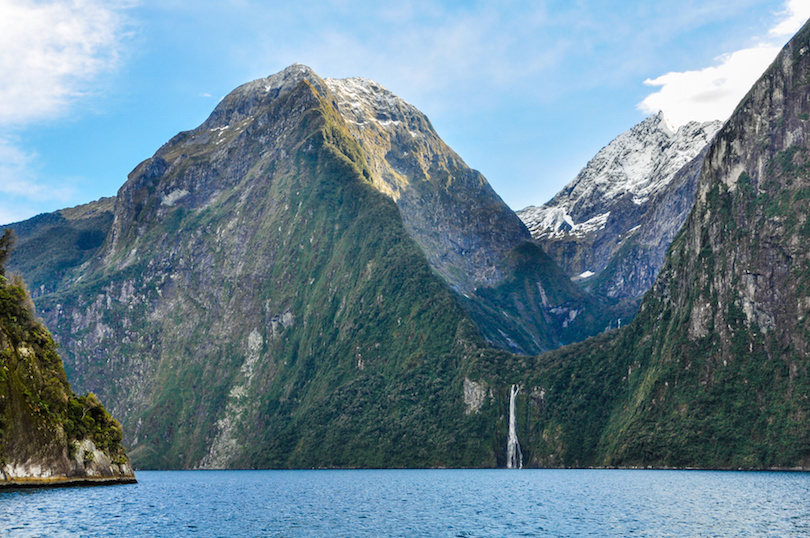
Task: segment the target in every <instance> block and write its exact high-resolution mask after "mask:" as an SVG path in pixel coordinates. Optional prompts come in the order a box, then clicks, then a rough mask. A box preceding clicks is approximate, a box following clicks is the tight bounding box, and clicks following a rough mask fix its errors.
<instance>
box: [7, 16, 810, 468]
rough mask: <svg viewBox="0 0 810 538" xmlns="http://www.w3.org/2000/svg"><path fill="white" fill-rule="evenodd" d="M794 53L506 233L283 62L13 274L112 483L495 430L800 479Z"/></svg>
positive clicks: (808, 447) (40, 243)
mask: <svg viewBox="0 0 810 538" xmlns="http://www.w3.org/2000/svg"><path fill="white" fill-rule="evenodd" d="M807 50H810V29H808V27H805V28H804V29H802V31H800V32H799V34H797V36H796V37H795V38H794V39H793V40H792V41H791V42H790V43H789V44H788V45H787V46H786V48H785V50H784V51H783V52H782V53H781V54H780V56H779V58H778V59H777V61H776V62H775V64H774V65H773V66H772V67H771V69H770V70H769V71H768V72H767V73H766V74H765V75H764V76H763V78H762V79H761V80H760V81H759V82H758V83H757V84H756V85H755V87H754V88H753V89H752V91H751V92H750V93H749V95H748V96H747V97H746V98H745V99H744V101H743V102H742V103H741V104H740V106H739V107H738V109H737V110H736V111H735V113H734V115H733V116H732V118H731V119H729V120H728V122H726V123H725V124H724V125H722V126H721V125H720V123H718V122H713V123H708V124H695V123H693V124H688V125H686V126H684V127H682V128H680V129H678V130H674V129H672V128H671V127H669V126H668V125H667V123H666V120H665V119H664V118H663V116H662V115H660V114H659V115H657V116H653V117H650V118H647V119H646V120H644V121H643V122H642V123H641V124H639V125H638V126H636V127H634V128H633V129H631V130H630V131H628V132H627V133H624V134H623V135H621V136H619V137H618V138H617V139H616V140H614V141H613V142H611V143H610V144H609V145H608V146H606V147H605V148H604V149H603V150H602V151H600V152H599V154H597V156H596V157H595V158H594V159H593V160H592V161H591V162H590V163H589V164H588V166H587V167H586V168H585V169H584V170H583V171H582V172H581V173H580V174H579V175H578V176H577V178H576V179H575V180H574V181H573V182H572V183H571V184H570V185H569V186H568V187H567V188H566V189H565V190H564V191H563V192H561V193H560V194H559V195H557V196H556V197H555V198H554V199H553V200H552V201H550V202H549V203H548V204H546V205H544V206H542V207H539V208H527V209H526V210H523V211H521V212H520V217H521V218H522V219H523V221H524V222H526V224H527V225H528V228H527V227H526V226H525V225H524V224H523V222H521V220H520V219H519V218H518V216H517V215H515V213H513V212H512V211H511V210H509V208H508V207H506V206H505V204H503V202H502V201H501V199H500V198H499V197H498V196H497V194H495V193H494V192H493V190H492V189H491V188H490V187H489V185H488V183H487V182H486V180H485V179H484V178H483V176H481V175H480V174H479V173H478V172H475V171H474V170H471V169H469V168H468V167H467V166H466V165H465V164H464V163H463V161H462V160H461V159H460V158H459V157H458V156H457V155H456V154H455V153H454V152H453V151H452V150H450V149H449V148H448V147H447V146H446V145H445V144H444V143H443V142H442V141H441V139H440V138H439V137H438V135H437V134H436V133H435V131H434V130H433V128H432V127H431V125H430V122H429V121H428V119H427V118H426V117H425V116H424V115H423V114H421V113H420V112H419V111H418V110H416V109H415V108H414V107H412V106H411V105H409V104H408V103H405V102H404V101H402V100H401V99H399V98H397V97H396V96H394V95H393V94H391V93H390V92H388V91H387V90H385V89H384V88H382V87H380V86H379V85H377V84H376V83H374V82H372V81H369V80H365V79H346V80H330V79H326V80H324V79H321V78H320V77H318V76H317V74H315V73H314V72H313V71H312V70H310V69H309V68H307V67H305V66H302V65H294V66H291V67H289V68H287V69H286V70H284V71H282V72H281V73H278V74H276V75H273V76H271V77H268V78H266V79H260V80H257V81H254V82H251V83H248V84H246V85H244V86H241V87H239V88H237V89H236V90H234V91H233V92H232V93H231V94H229V95H228V96H227V97H225V98H224V99H223V100H222V102H221V103H220V104H219V105H218V106H217V108H216V109H215V110H214V111H213V113H212V114H211V116H210V117H209V118H208V119H207V120H206V121H205V122H204V123H203V124H202V125H201V126H199V127H197V128H196V129H193V130H191V131H187V132H182V133H180V134H178V135H177V136H175V137H174V138H172V139H171V140H170V141H169V142H167V143H166V144H165V145H164V146H163V147H161V148H160V149H159V150H158V151H157V152H156V153H155V155H154V156H153V157H152V158H150V159H148V160H146V161H144V162H143V163H141V164H140V165H139V166H138V167H136V169H135V170H134V171H133V172H132V173H131V174H130V176H129V179H128V180H127V182H126V183H125V184H124V185H123V186H122V187H121V189H120V190H119V192H118V194H117V196H116V197H115V198H114V199H107V200H100V201H97V202H94V203H91V204H87V205H85V206H80V207H77V208H72V209H68V210H62V211H59V212H56V213H53V214H49V215H41V216H39V217H35V218H34V219H30V220H29V221H26V222H23V223H18V224H15V225H12V227H13V228H15V229H16V230H17V233H18V235H19V237H20V241H19V249H18V250H17V251H16V253H15V254H14V257H13V258H12V259H11V260H10V261H9V268H10V269H13V270H17V271H20V272H21V273H22V274H23V275H24V276H25V277H26V278H27V279H28V281H29V283H30V285H31V288H32V290H33V294H34V295H35V300H36V302H37V305H38V308H39V311H40V313H41V315H42V316H43V318H44V320H45V322H46V324H47V325H48V326H49V327H51V328H52V330H53V331H54V334H55V336H56V339H57V340H58V341H59V342H60V344H61V346H62V351H63V358H64V361H65V370H66V372H67V375H68V378H70V379H71V382H72V383H73V384H74V385H75V386H76V387H77V388H79V389H80V390H82V391H83V390H92V391H93V392H95V393H97V394H98V395H99V396H100V397H101V399H102V401H104V402H105V403H106V404H107V405H108V407H109V408H110V409H111V411H112V412H113V414H114V415H115V416H117V417H120V419H121V421H122V424H123V427H124V435H125V437H124V441H125V443H126V444H127V446H129V447H130V455H131V458H132V461H133V463H134V464H135V465H136V466H140V467H147V468H247V467H251V468H253V467H273V468H288V467H435V466H457V467H467V466H475V467H490V466H504V465H505V464H506V454H505V447H506V442H507V436H508V435H509V436H510V439H511V440H512V445H513V446H514V442H515V439H514V437H515V433H516V434H517V437H518V438H519V439H520V446H521V449H522V454H523V461H524V463H525V464H526V465H536V466H594V465H595V466H602V465H607V466H648V465H651V466H663V467H670V466H677V467H684V466H690V467H722V468H774V467H802V468H807V467H808V466H810V442H809V440H810V428H807V426H806V421H805V420H804V419H805V418H806V417H807V416H808V412H810V408H808V405H810V404H808V403H807V401H808V400H807V397H808V394H810V377H808V370H807V369H808V364H807V358H808V354H807V340H808V335H810V332H808V327H807V321H806V319H807V314H808V312H807V311H808V309H810V300H808V297H807V296H808V295H810V291H808V290H810V283H808V278H810V271H808V267H810V261H809V260H808V251H807V249H806V248H805V247H804V246H803V245H804V243H805V241H804V238H805V236H806V235H808V230H810V223H809V222H808V214H807V213H808V212H807V204H806V201H807V199H810V195H808V192H810V183H809V182H810V173H809V172H808V167H807V154H808V151H809V148H810V147H809V146H808V144H807V142H806V136H805V130H806V125H805V124H806V122H807V121H808V120H807V118H808V114H810V108H808V107H810V105H808V104H807V103H809V102H810V101H809V100H808V99H807V95H808V92H809V91H810V90H809V89H808V88H810V86H808V83H807V81H808V80H810V60H808V57H807V54H806V52H807ZM529 230H531V235H530V232H529ZM670 243H671V245H670ZM667 249H668V250H667ZM546 252H548V254H547V253H546ZM659 271H660V273H659ZM645 293H646V295H645ZM642 297H643V299H642ZM639 305H640V307H639ZM637 309H638V315H637V316H636V317H635V319H633V321H632V322H630V323H629V325H628V324H627V322H628V321H629V320H630V319H631V318H632V317H633V314H634V313H635V312H636V310H637ZM620 320H622V321H623V322H624V323H622V325H624V326H623V328H622V329H621V330H618V331H608V332H606V333H605V332H604V331H605V329H609V328H611V327H616V326H618V325H619V321H620ZM602 333H604V334H602ZM589 337H592V338H589ZM565 344H571V345H568V346H566V347H563V348H562V349H557V350H555V348H558V347H560V346H563V345H565ZM540 353H542V354H540ZM510 400H512V402H511V404H512V405H510ZM509 417H511V419H512V420H511V421H510V420H509ZM509 422H512V426H513V427H511V428H510V427H509ZM508 432H510V433H508Z"/></svg>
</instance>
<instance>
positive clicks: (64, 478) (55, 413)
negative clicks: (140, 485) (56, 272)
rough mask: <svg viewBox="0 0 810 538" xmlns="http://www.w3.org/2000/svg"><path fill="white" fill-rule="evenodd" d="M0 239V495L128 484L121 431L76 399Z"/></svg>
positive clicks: (86, 399)
mask: <svg viewBox="0 0 810 538" xmlns="http://www.w3.org/2000/svg"><path fill="white" fill-rule="evenodd" d="M10 237H11V235H10V234H9V233H8V232H6V234H5V235H4V236H3V237H2V239H0V487H8V486H31V485H37V486H52V485H63V484H94V483H121V482H134V481H135V477H134V474H133V472H132V467H131V466H130V464H129V460H128V459H127V456H126V454H125V453H124V449H123V447H122V446H121V437H122V431H121V426H120V425H119V424H118V423H117V422H116V421H115V420H114V419H113V418H112V417H111V416H110V415H109V413H107V412H106V411H105V409H104V407H103V406H102V405H101V403H100V402H99V401H98V399H97V398H96V397H95V396H94V395H93V394H89V395H87V396H76V395H75V394H74V393H73V392H72V391H71V389H70V385H69V384H68V382H67V379H66V377H65V371H64V369H63V367H62V362H61V360H60V358H59V355H58V354H57V352H56V347H57V346H56V344H55V343H54V341H53V339H52V338H51V335H50V333H49V332H48V330H47V329H45V327H44V326H43V325H42V324H41V323H39V322H38V321H37V320H36V319H35V317H34V311H33V304H32V303H31V299H30V298H29V297H28V295H27V293H26V290H25V288H24V285H23V284H22V281H21V280H19V278H17V277H10V278H9V277H7V276H6V275H5V271H4V267H3V264H4V261H5V258H6V255H7V253H8V247H9V246H10V243H9V239H10Z"/></svg>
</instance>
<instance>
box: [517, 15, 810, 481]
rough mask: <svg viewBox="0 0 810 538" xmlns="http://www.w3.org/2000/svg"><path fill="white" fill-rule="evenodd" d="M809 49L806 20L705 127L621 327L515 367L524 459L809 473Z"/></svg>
mask: <svg viewBox="0 0 810 538" xmlns="http://www.w3.org/2000/svg"><path fill="white" fill-rule="evenodd" d="M809 51H810V23H808V24H806V25H805V26H804V27H803V28H802V29H801V30H800V31H799V33H798V34H797V35H796V36H795V37H794V38H793V39H792V40H791V41H790V42H789V43H788V44H787V45H786V46H785V48H784V49H783V50H782V51H781V53H780V54H779V55H778V57H777V58H776V60H775V61H774V63H773V64H772V65H771V66H770V68H769V69H768V70H767V71H766V72H765V73H764V74H763V76H762V78H760V79H759V81H758V82H757V83H756V84H755V85H754V87H753V88H752V89H751V91H750V92H749V93H748V94H747V96H746V97H745V98H744V99H743V100H742V102H741V103H740V104H739V105H738V107H737V108H736V110H735V112H734V113H733V115H732V116H731V118H730V119H729V120H728V121H727V122H726V124H725V125H724V126H723V127H722V128H721V129H720V131H719V132H718V133H717V135H716V137H715V138H714V140H713V142H712V143H711V146H710V148H709V149H708V151H707V153H706V156H705V160H704V165H703V168H702V172H701V175H700V179H699V182H698V189H697V197H696V202H695V205H694V207H693V209H692V211H691V212H690V214H689V217H688V219H687V221H686V223H685V225H684V227H683V228H682V230H681V231H680V232H679V233H678V234H677V236H676V238H675V239H674V241H673V242H672V245H671V246H670V249H669V252H668V254H667V257H666V262H665V264H664V266H663V268H662V269H661V272H660V274H659V276H658V278H657V280H656V282H655V284H654V286H653V287H652V289H651V290H650V292H649V293H648V294H647V295H646V296H645V298H644V301H643V303H642V305H641V308H640V310H639V313H638V315H637V316H636V318H635V319H634V320H633V322H632V323H631V324H630V325H629V326H627V327H625V328H624V329H622V330H621V331H614V332H613V333H611V334H609V335H604V336H603V337H600V338H598V339H594V340H590V341H586V342H583V343H581V344H576V345H574V346H571V347H570V348H564V349H563V350H560V351H558V352H551V353H548V354H546V355H543V356H541V357H540V358H538V359H537V360H536V361H535V362H534V363H533V364H531V365H528V371H527V372H526V373H525V375H524V378H523V380H522V382H523V383H524V385H525V386H528V387H535V388H534V389H532V392H531V393H530V394H529V395H524V403H523V404H522V405H524V406H525V407H524V409H526V411H524V412H523V415H522V416H525V417H529V418H528V420H527V421H526V427H525V428H526V432H528V433H524V435H528V436H529V437H530V438H531V442H530V447H529V448H528V450H529V451H530V452H531V453H532V454H533V455H534V457H535V458H536V462H537V463H538V464H555V465H566V466H567V465H574V466H577V465H608V466H623V467H626V466H656V467H701V468H724V469H736V468H746V469H752V468H754V469H760V468H801V469H808V468H810V428H809V427H808V422H807V417H808V416H810V362H809V361H808V358H810V353H809V352H810V349H809V348H808V340H810V321H808V319H809V317H810V316H809V315H810V250H808V248H807V239H808V236H810V211H809V210H808V208H809V207H810V206H808V199H810V136H808V135H810V52H809ZM513 368H514V365H513ZM512 382H515V381H514V378H513V381H512ZM535 395H536V397H535ZM527 396H528V398H527ZM533 397H534V398H535V399H534V400H532V399H531V398H533ZM525 455H526V449H524V457H525Z"/></svg>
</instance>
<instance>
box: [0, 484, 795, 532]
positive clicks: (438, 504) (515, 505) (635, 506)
mask: <svg viewBox="0 0 810 538" xmlns="http://www.w3.org/2000/svg"><path fill="white" fill-rule="evenodd" d="M138 480H139V483H138V484H133V485H124V486H109V487H96V488H71V489H50V490H16V491H4V492H0V535H2V536H290V537H292V536H330V537H332V536H450V537H467V536H493V537H494V536H497V537H503V536H560V537H573V536H599V537H603V536H607V537H612V536H650V537H668V536H700V537H712V536H716V537H730V536H739V537H743V536H744V537H749V536H774V537H791V536H797V537H798V536H810V475H808V474H800V473H735V472H699V471H617V470H610V471H601V470H592V471H591V470H582V471H572V470H520V471H516V470H511V471H508V470H478V471H473V470H425V471H185V472H183V471H175V472H156V471H155V472H139V473H138Z"/></svg>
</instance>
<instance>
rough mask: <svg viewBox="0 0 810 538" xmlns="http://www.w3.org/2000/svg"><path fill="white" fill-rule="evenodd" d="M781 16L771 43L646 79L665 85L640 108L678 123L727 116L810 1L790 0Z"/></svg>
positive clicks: (808, 13)
mask: <svg viewBox="0 0 810 538" xmlns="http://www.w3.org/2000/svg"><path fill="white" fill-rule="evenodd" d="M778 16H779V20H778V21H777V23H776V25H775V26H774V27H773V28H771V30H770V31H769V32H768V35H769V36H770V37H771V39H770V40H769V41H768V40H766V41H767V42H763V43H762V44H760V45H758V46H755V47H751V48H747V49H742V50H738V51H736V52H732V53H729V54H724V55H722V56H720V57H718V58H717V65H714V66H711V67H706V68H703V69H700V70H695V71H685V72H671V73H667V74H665V75H662V76H660V77H658V78H655V79H647V80H645V81H644V84H645V85H647V86H656V87H660V88H661V89H660V90H658V91H657V92H655V93H652V94H650V95H648V96H647V97H646V98H645V99H644V100H643V101H641V103H639V104H638V109H639V110H641V111H642V112H645V113H648V114H652V113H655V112H657V111H659V110H662V111H663V112H664V115H666V116H667V118H668V119H669V121H670V122H671V123H672V124H674V125H675V126H680V125H683V124H685V123H687V122H688V121H691V120H695V121H708V120H715V119H717V120H725V119H726V118H728V117H729V116H730V115H731V113H732V112H733V111H734V108H735V107H736V106H737V104H738V103H739V102H740V100H741V99H742V98H743V97H744V96H745V94H746V93H747V92H748V90H749V89H750V88H751V86H753V84H754V83H755V82H756V81H757V79H759V77H760V76H761V75H762V73H763V72H764V71H765V69H767V67H768V66H769V65H770V64H771V62H773V60H774V58H776V55H777V54H778V53H779V51H780V50H781V48H782V43H783V42H784V39H782V40H781V41H780V40H779V39H778V38H784V37H789V36H791V35H793V34H794V33H795V32H796V31H797V30H798V29H799V28H801V26H802V25H803V24H804V22H805V21H806V20H807V18H808V17H810V2H808V0H788V2H786V4H785V9H784V10H783V11H782V12H780V13H779V14H778Z"/></svg>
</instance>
